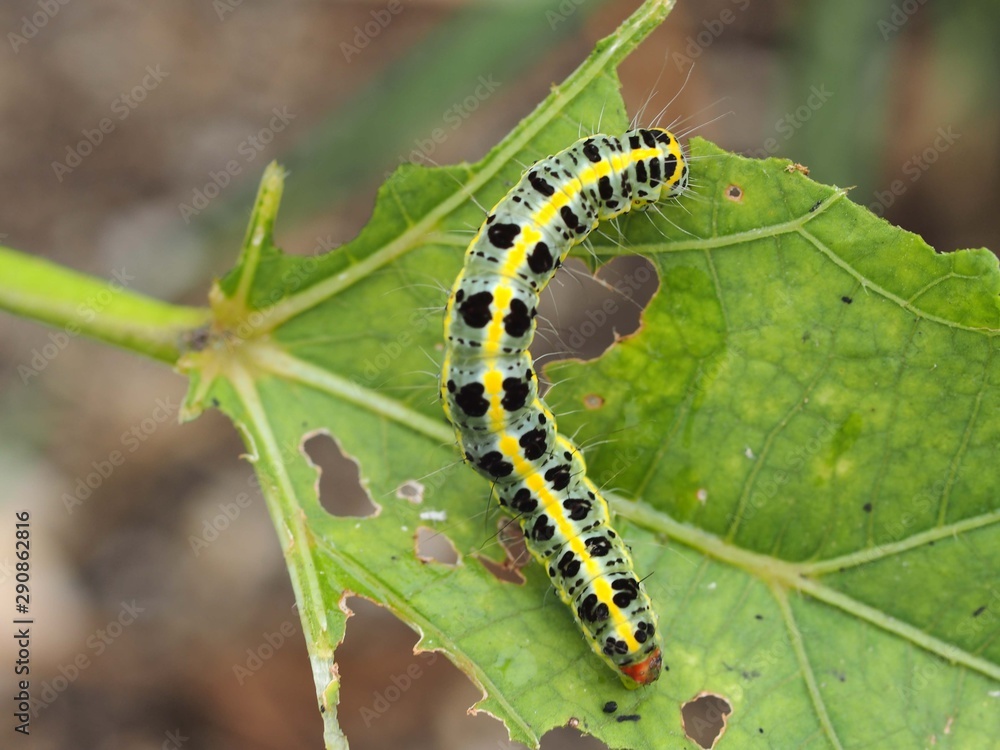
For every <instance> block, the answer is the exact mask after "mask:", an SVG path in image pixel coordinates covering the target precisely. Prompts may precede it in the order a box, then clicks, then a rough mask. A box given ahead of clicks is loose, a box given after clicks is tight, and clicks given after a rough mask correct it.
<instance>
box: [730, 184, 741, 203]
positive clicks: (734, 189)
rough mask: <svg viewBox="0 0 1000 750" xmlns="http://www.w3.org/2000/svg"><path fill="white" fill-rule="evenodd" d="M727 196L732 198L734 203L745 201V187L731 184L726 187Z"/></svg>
mask: <svg viewBox="0 0 1000 750" xmlns="http://www.w3.org/2000/svg"><path fill="white" fill-rule="evenodd" d="M726 198H728V199H729V200H731V201H732V202H733V203H742V202H743V188H741V187H740V186H739V185H730V186H729V187H727V188H726Z"/></svg>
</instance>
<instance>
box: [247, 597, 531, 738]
mask: <svg viewBox="0 0 1000 750" xmlns="http://www.w3.org/2000/svg"><path fill="white" fill-rule="evenodd" d="M340 606H341V610H342V611H343V610H346V609H350V610H353V615H352V616H350V617H349V618H348V620H347V635H346V638H345V639H344V642H343V644H342V645H340V646H339V647H338V648H337V665H336V666H335V667H334V669H337V670H338V672H339V676H340V682H341V690H340V703H339V705H337V706H335V707H334V706H328V707H327V710H328V711H329V710H334V709H335V710H336V711H337V719H338V722H339V724H340V726H341V728H342V730H343V731H344V733H345V734H346V735H347V739H348V741H349V742H350V744H351V747H352V748H362V747H364V748H440V747H444V746H446V745H447V746H448V747H481V748H491V749H496V748H510V750H514V748H519V747H522V746H521V745H518V744H508V743H507V742H506V738H507V730H506V729H505V728H504V727H503V725H502V724H501V723H500V722H499V721H497V720H495V719H494V718H492V717H491V716H489V715H488V714H486V713H480V714H479V715H477V716H472V715H468V714H467V713H466V711H465V709H466V708H468V706H469V705H470V704H472V703H474V702H475V701H476V700H478V699H480V698H481V697H482V691H481V690H480V689H478V688H476V687H475V686H474V685H473V684H472V682H471V681H470V680H469V678H468V676H466V675H465V674H463V673H462V672H461V671H460V670H459V669H458V667H456V666H454V665H453V664H452V663H451V662H450V661H449V660H448V658H447V657H446V656H445V654H444V653H442V652H440V651H432V650H427V651H421V652H420V653H417V654H414V653H413V649H414V648H415V647H416V646H417V643H418V640H419V638H418V635H417V634H416V633H415V632H414V631H413V630H411V629H410V628H409V627H407V626H406V625H405V624H403V622H401V621H400V620H399V619H397V617H396V616H394V615H393V613H392V611H391V610H389V609H388V608H383V607H380V606H378V605H376V604H374V603H372V602H371V601H369V600H367V599H363V598H361V597H358V596H354V595H351V596H350V597H349V598H347V597H345V599H343V600H342V601H341V605H340ZM292 640H294V639H292ZM299 641H300V642H301V636H299ZM442 645H443V644H441V643H438V642H435V641H434V639H433V638H431V637H429V636H425V638H424V640H423V643H422V645H421V648H425V649H434V648H441V647H442ZM286 648H287V647H286ZM244 658H246V655H245V654H244ZM273 669H274V665H273V664H271V663H270V662H266V663H265V666H264V670H265V672H266V674H271V675H272V679H273V672H270V671H267V670H273ZM293 676H294V675H293ZM277 678H278V679H281V678H282V675H281V674H278V675H277ZM255 679H256V676H255ZM285 679H286V681H287V680H290V679H291V677H287V675H286V677H285ZM251 687H252V685H251ZM313 700H315V692H314V693H313ZM440 717H447V721H446V722H444V723H443V722H442V721H441V720H440ZM311 720H312V721H314V722H315V719H311ZM318 723H319V722H315V724H318ZM310 731H312V730H310ZM317 736H318V730H317ZM272 744H273V746H274V747H278V746H281V745H280V742H276V743H272ZM302 744H303V742H296V741H291V742H286V743H285V745H283V746H296V747H297V746H299V745H302ZM257 745H258V746H259V745H260V743H257Z"/></svg>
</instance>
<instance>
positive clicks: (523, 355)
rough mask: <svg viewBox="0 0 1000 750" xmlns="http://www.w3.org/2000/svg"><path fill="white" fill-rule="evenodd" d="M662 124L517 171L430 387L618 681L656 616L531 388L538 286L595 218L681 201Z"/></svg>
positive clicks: (482, 245)
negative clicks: (437, 377) (434, 385)
mask: <svg viewBox="0 0 1000 750" xmlns="http://www.w3.org/2000/svg"><path fill="white" fill-rule="evenodd" d="M687 185H688V160H687V158H686V156H685V154H684V152H683V151H682V149H681V146H680V143H679V142H678V140H677V139H676V138H675V137H674V135H673V134H672V133H670V132H669V131H668V130H664V129H662V128H651V129H642V128H640V129H635V130H630V131H628V132H627V133H625V134H624V135H623V136H620V137H615V136H609V135H594V136H591V137H588V138H583V139H581V140H579V141H577V142H576V143H574V144H573V145H572V146H570V147H568V148H566V149H564V150H563V151H560V152H559V153H557V154H555V155H554V156H549V157H547V158H544V159H542V160H540V161H538V162H537V163H535V164H534V165H533V166H532V167H530V168H529V169H527V170H526V171H525V172H524V174H523V175H522V176H521V178H520V180H519V181H518V182H517V184H516V185H514V187H513V188H511V190H510V192H508V193H507V195H506V196H504V197H503V198H502V199H501V200H500V202H499V203H497V204H496V206H494V207H493V210H492V211H490V212H489V214H488V215H487V217H486V221H485V222H484V223H483V225H482V227H480V229H479V231H478V233H477V234H476V235H475V237H474V238H473V240H472V242H471V243H470V245H469V247H468V249H467V250H466V253H465V262H464V267H463V268H462V271H461V273H460V274H459V275H458V278H457V279H456V280H455V283H454V285H453V286H452V289H451V293H450V295H449V297H448V302H447V305H446V307H445V323H444V336H445V356H444V364H443V368H442V375H441V384H440V394H441V399H442V403H443V405H444V411H445V414H446V416H447V417H448V419H449V421H450V422H451V423H452V425H453V426H454V428H455V434H456V437H457V440H458V443H459V446H460V448H461V450H462V453H463V456H464V460H465V461H466V462H467V463H469V464H471V465H472V466H473V467H474V468H475V469H476V470H477V471H478V472H479V473H480V474H482V475H483V476H485V477H487V478H488V479H490V480H491V481H492V482H493V485H494V489H495V492H496V494H497V496H498V498H499V502H500V504H501V505H502V506H504V507H505V508H506V509H508V511H509V512H512V513H513V514H514V515H515V517H516V518H517V520H518V522H519V523H520V526H521V529H522V531H523V532H524V537H525V543H526V545H527V547H528V549H529V550H530V552H531V554H532V555H533V556H534V557H535V559H536V560H538V561H539V562H540V563H541V564H542V565H543V566H544V568H545V570H546V571H547V573H548V575H549V578H550V579H551V581H552V584H553V586H554V587H555V589H556V591H557V592H558V594H559V597H560V599H562V601H563V602H564V603H565V604H566V605H567V606H569V607H570V609H571V610H572V612H573V615H574V617H575V619H576V621H577V623H578V624H579V626H580V628H581V630H582V631H583V634H584V636H585V637H586V639H587V641H588V642H589V644H590V646H591V648H592V649H593V650H594V652H595V653H596V654H597V655H598V656H599V657H600V658H601V659H603V660H604V661H605V662H606V663H607V664H608V665H609V666H610V667H611V668H612V669H614V670H615V671H616V672H617V673H618V674H619V677H620V678H621V680H622V682H623V683H624V685H625V686H626V687H628V688H637V687H639V686H641V685H649V684H650V683H652V682H654V681H655V680H656V679H657V677H659V674H660V670H661V667H662V650H661V639H660V635H659V633H658V631H657V619H656V615H655V613H654V612H653V609H652V606H651V603H650V600H649V597H648V595H647V594H646V592H645V589H644V587H643V585H642V582H641V581H640V579H639V578H638V576H636V574H635V572H634V570H633V564H632V558H631V555H630V553H629V549H628V547H627V546H626V545H625V543H624V541H623V540H622V539H621V537H620V536H619V535H618V534H616V533H615V531H614V529H612V528H611V521H610V516H609V513H608V505H607V502H606V501H605V499H604V498H603V497H602V496H601V493H600V491H599V490H598V489H597V487H596V485H594V483H593V482H592V481H591V480H590V479H588V478H587V469H586V464H585V462H584V459H583V456H582V455H581V453H580V451H579V449H578V448H577V447H576V446H575V445H574V444H573V443H572V442H571V441H570V440H569V439H567V438H566V437H564V436H562V435H560V434H558V432H557V428H556V420H555V418H554V417H553V415H552V412H551V411H549V409H548V407H547V406H546V405H545V403H544V402H543V401H542V400H541V399H540V398H539V395H538V377H537V375H536V373H535V370H534V367H533V362H532V358H531V355H530V353H529V352H528V347H529V345H530V344H531V341H532V338H533V337H534V332H535V326H536V322H535V316H536V314H537V307H538V295H539V294H540V292H541V291H542V289H544V287H545V286H546V284H548V282H549V281H550V280H551V278H552V277H553V275H554V274H555V272H556V270H557V269H558V268H559V267H560V266H561V265H562V263H563V261H564V260H565V258H566V256H567V254H568V253H569V251H570V249H571V248H572V247H573V246H574V245H576V244H578V243H580V242H582V241H583V240H585V239H586V238H587V236H588V235H589V234H590V232H591V231H592V230H593V229H595V228H596V227H597V225H598V224H599V223H600V222H601V221H605V220H609V219H612V218H614V217H616V216H619V215H621V214H623V213H625V212H627V211H631V210H633V209H644V208H647V207H648V206H649V205H650V204H651V203H653V202H655V201H657V200H659V199H660V198H662V197H664V196H665V197H669V198H675V197H678V196H680V195H681V194H682V193H683V192H684V191H685V189H686V188H687Z"/></svg>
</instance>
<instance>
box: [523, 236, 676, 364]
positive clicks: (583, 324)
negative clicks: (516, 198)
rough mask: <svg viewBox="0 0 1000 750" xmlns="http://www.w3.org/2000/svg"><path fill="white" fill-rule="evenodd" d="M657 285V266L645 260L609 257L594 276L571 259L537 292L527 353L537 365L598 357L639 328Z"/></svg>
mask: <svg viewBox="0 0 1000 750" xmlns="http://www.w3.org/2000/svg"><path fill="white" fill-rule="evenodd" d="M611 231H612V232H613V231H614V230H611ZM658 286H659V276H658V275H657V273H656V267H655V266H654V265H653V264H652V263H650V262H649V261H648V260H646V259H645V258H640V257H638V256H622V257H617V258H614V259H612V260H611V261H610V262H608V263H607V264H606V265H604V266H602V267H601V268H600V269H598V271H597V274H596V276H595V275H592V274H591V273H590V272H589V271H588V269H587V268H586V266H584V265H583V264H582V263H581V262H580V261H577V260H570V261H569V262H567V263H566V264H565V265H564V267H563V268H562V269H561V270H560V271H559V273H558V274H557V275H556V277H555V279H554V280H553V283H551V284H549V286H548V287H547V288H546V289H545V291H544V292H543V293H542V297H541V304H540V306H539V319H540V320H539V327H538V332H537V333H536V335H535V341H534V343H533V344H532V347H531V352H532V354H533V355H534V356H535V359H536V360H541V361H542V362H546V361H549V360H550V359H564V358H566V357H578V358H581V359H593V358H595V357H597V356H600V354H601V353H602V352H604V350H605V349H607V348H608V347H609V346H611V345H612V344H613V343H614V342H615V341H616V340H618V339H620V338H622V337H623V336H628V335H630V334H632V333H635V331H637V330H638V328H639V325H640V318H641V315H642V311H643V308H645V306H646V305H647V304H648V303H649V300H650V299H652V297H653V294H654V293H655V292H656V289H657V287H658Z"/></svg>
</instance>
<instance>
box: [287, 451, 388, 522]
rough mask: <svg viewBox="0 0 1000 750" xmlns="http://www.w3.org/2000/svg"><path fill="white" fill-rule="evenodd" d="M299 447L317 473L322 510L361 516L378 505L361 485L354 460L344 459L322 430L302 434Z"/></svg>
mask: <svg viewBox="0 0 1000 750" xmlns="http://www.w3.org/2000/svg"><path fill="white" fill-rule="evenodd" d="M301 450H302V453H303V455H305V457H306V460H308V461H309V463H310V465H312V466H314V467H316V473H317V475H318V477H317V482H316V485H317V486H316V492H317V494H319V502H320V505H322V506H323V510H325V511H326V512H327V513H329V514H331V515H334V516H340V517H344V516H350V517H353V518H364V517H366V516H373V515H375V514H376V513H377V512H378V510H379V508H378V506H377V505H375V503H374V502H372V499H371V496H370V495H369V494H368V493H367V492H365V490H364V488H363V487H362V486H361V477H360V475H359V473H358V463H357V461H355V460H354V459H353V458H348V457H347V456H346V455H345V454H344V452H343V451H342V450H341V449H340V446H339V445H338V444H337V442H336V441H335V440H334V439H333V438H332V437H330V435H329V434H328V433H326V432H316V433H311V434H308V435H306V436H305V440H304V441H303V443H302V446H301Z"/></svg>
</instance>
